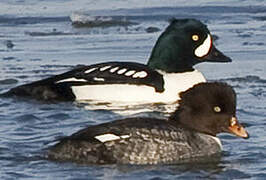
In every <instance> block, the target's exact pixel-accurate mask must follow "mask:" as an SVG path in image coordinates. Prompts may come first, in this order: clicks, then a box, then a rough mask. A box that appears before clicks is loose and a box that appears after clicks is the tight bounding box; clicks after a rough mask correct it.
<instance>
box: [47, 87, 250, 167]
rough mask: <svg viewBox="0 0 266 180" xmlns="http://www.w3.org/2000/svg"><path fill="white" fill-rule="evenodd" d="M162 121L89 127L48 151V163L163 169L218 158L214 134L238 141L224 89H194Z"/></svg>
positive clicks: (240, 132)
mask: <svg viewBox="0 0 266 180" xmlns="http://www.w3.org/2000/svg"><path fill="white" fill-rule="evenodd" d="M180 97H181V100H180V102H179V103H180V106H179V107H178V108H177V110H176V111H175V112H174V113H173V114H172V116H171V117H170V118H169V119H168V120H165V119H154V118H142V117H136V118H127V119H122V120H116V121H113V122H108V123H104V124H100V125H95V126H90V127H88V128H86V129H83V130H80V131H78V132H77V133H75V134H73V135H71V136H69V137H65V138H63V139H61V140H60V142H59V143H57V144H56V145H54V146H52V147H50V149H49V151H48V158H49V159H52V160H59V161H74V162H78V163H88V164H110V163H117V164H169V163H179V162H188V161H191V160H195V159H197V158H201V159H202V158H203V157H209V156H212V155H214V154H217V153H218V154H219V153H220V152H221V150H222V145H221V142H220V140H219V139H218V138H217V137H216V134H218V133H222V132H227V133H231V134H234V135H237V136H240V137H242V138H248V137H249V136H248V133H247V132H246V131H245V129H244V128H243V127H242V126H241V125H240V124H239V123H238V121H237V118H236V95H235V92H234V90H233V89H232V88H231V87H230V86H228V85H227V84H224V83H200V84H197V85H195V86H194V87H193V88H191V89H189V90H187V91H185V92H183V93H181V94H180Z"/></svg>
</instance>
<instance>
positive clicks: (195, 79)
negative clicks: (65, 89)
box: [71, 70, 206, 105]
mask: <svg viewBox="0 0 266 180" xmlns="http://www.w3.org/2000/svg"><path fill="white" fill-rule="evenodd" d="M141 72H143V73H139V74H138V77H143V76H144V75H146V74H147V73H146V72H145V71H141ZM159 73H161V74H163V78H164V81H165V85H164V88H165V91H164V92H162V93H160V92H156V91H155V89H154V88H153V87H151V86H145V85H131V84H105V85H84V86H72V87H71V88H72V91H73V93H74V94H75V96H76V100H78V101H83V100H93V101H98V102H108V103H113V104H115V103H122V102H125V103H127V104H131V105H134V104H145V103H160V102H161V103H167V104H171V103H174V102H176V101H177V100H178V99H179V95H178V94H179V93H180V92H182V91H185V90H187V89H189V88H191V87H192V86H194V85H195V84H198V83H201V82H206V80H205V78H204V76H203V75H202V74H201V73H200V72H199V71H197V70H195V71H192V72H186V73H164V72H159ZM110 105H111V104H110Z"/></svg>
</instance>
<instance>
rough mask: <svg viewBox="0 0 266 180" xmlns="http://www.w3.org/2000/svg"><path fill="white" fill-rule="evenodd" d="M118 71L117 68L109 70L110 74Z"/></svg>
mask: <svg viewBox="0 0 266 180" xmlns="http://www.w3.org/2000/svg"><path fill="white" fill-rule="evenodd" d="M118 69H119V67H115V68H112V69H110V72H111V73H114V72H115V71H117V70H118Z"/></svg>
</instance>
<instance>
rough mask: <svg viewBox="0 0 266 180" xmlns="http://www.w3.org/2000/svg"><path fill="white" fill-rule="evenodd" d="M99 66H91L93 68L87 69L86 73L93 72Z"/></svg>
mask: <svg viewBox="0 0 266 180" xmlns="http://www.w3.org/2000/svg"><path fill="white" fill-rule="evenodd" d="M96 69H97V68H91V69H88V70H87V71H85V74H89V73H91V72H92V71H95V70H96Z"/></svg>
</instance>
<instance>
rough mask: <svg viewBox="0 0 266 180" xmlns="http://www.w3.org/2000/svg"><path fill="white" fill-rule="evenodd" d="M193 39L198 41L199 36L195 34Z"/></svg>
mask: <svg viewBox="0 0 266 180" xmlns="http://www.w3.org/2000/svg"><path fill="white" fill-rule="evenodd" d="M191 38H192V40H193V41H198V40H199V35H197V34H194V35H192V37H191Z"/></svg>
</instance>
